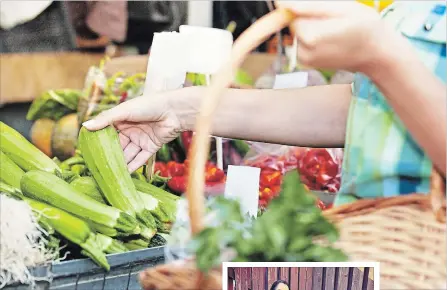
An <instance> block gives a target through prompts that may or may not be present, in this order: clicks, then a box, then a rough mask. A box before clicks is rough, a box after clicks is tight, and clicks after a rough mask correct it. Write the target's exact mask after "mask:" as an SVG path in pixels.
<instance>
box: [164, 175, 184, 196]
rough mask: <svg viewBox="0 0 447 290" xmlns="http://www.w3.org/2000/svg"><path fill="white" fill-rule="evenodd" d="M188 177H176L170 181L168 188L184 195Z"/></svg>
mask: <svg viewBox="0 0 447 290" xmlns="http://www.w3.org/2000/svg"><path fill="white" fill-rule="evenodd" d="M186 182H187V178H186V176H174V177H172V178H171V179H170V180H169V181H168V187H169V188H170V189H171V190H172V191H174V192H176V193H184V192H185V191H186Z"/></svg>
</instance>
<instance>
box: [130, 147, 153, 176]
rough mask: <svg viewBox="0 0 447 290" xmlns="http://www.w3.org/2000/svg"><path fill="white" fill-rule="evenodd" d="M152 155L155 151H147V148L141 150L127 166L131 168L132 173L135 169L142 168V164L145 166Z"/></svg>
mask: <svg viewBox="0 0 447 290" xmlns="http://www.w3.org/2000/svg"><path fill="white" fill-rule="evenodd" d="M152 155H153V153H151V152H149V151H146V150H142V151H140V153H138V154H137V155H136V156H135V158H134V159H133V160H132V161H131V162H130V163H129V164H127V168H128V170H129V172H130V173H132V172H134V171H135V170H137V169H138V168H140V167H141V166H143V165H144V164H145V163H146V161H147V160H148V159H149V158H150V157H151V156H152Z"/></svg>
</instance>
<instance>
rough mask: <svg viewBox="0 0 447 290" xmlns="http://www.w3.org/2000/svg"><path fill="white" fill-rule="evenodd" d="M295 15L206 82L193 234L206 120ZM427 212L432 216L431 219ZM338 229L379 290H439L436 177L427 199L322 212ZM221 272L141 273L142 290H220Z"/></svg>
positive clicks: (188, 264) (440, 213)
mask: <svg viewBox="0 0 447 290" xmlns="http://www.w3.org/2000/svg"><path fill="white" fill-rule="evenodd" d="M293 19H294V15H292V14H291V13H290V12H288V11H286V10H275V11H273V12H271V13H269V14H268V15H266V16H264V17H263V18H261V19H259V20H258V21H257V22H256V23H255V24H253V25H252V26H251V27H250V28H249V29H247V31H245V32H244V34H243V35H241V36H240V37H239V38H238V39H237V41H236V42H235V44H234V47H233V54H232V62H231V63H230V64H229V65H228V66H227V67H225V68H224V69H223V70H222V71H221V72H220V73H219V74H218V75H216V76H215V77H214V78H213V81H212V84H211V86H210V87H209V88H208V92H207V97H206V98H204V99H203V104H202V108H201V112H200V114H199V116H198V119H197V124H196V134H195V136H194V140H193V146H192V148H191V149H192V151H191V157H192V163H193V165H194V166H192V168H194V170H190V172H189V181H190V182H189V184H188V189H187V198H188V202H189V205H190V206H189V216H190V220H191V229H192V234H196V233H198V232H200V230H202V228H203V216H204V176H203V172H204V169H205V168H204V167H205V162H206V157H207V156H206V152H208V149H209V138H208V136H209V134H210V131H211V121H212V115H213V114H214V112H215V109H216V107H217V105H218V101H219V98H220V96H221V95H222V92H223V90H224V89H225V88H226V87H228V86H229V84H230V83H231V81H232V75H234V74H233V73H234V72H235V71H236V69H237V68H238V67H239V66H240V64H241V63H242V62H243V60H244V59H245V57H246V55H247V54H248V53H249V52H250V51H251V50H252V49H253V48H255V47H256V46H258V45H259V44H260V43H262V41H263V40H265V38H266V37H267V36H269V35H270V34H272V33H274V32H275V31H278V30H280V29H282V28H284V27H286V26H287V25H288V24H289V23H290V22H291V21H292V20H293ZM433 212H434V213H435V215H433ZM325 215H326V216H327V217H328V218H330V219H332V220H333V221H334V223H336V224H337V226H338V227H339V229H340V233H341V238H340V240H339V241H338V243H337V244H336V246H337V247H339V248H341V249H342V250H344V251H345V253H347V254H348V256H349V257H350V260H351V261H378V262H381V274H380V275H381V279H380V282H381V285H380V286H381V287H380V288H381V289H445V286H446V284H445V282H446V237H445V186H444V179H442V178H441V177H440V176H439V174H437V172H436V171H435V170H433V173H432V188H431V193H430V195H423V194H412V195H406V196H398V197H392V198H381V199H376V200H360V201H357V202H355V203H352V204H348V205H344V206H340V207H335V208H333V209H331V210H328V211H325ZM221 281H222V275H221V270H220V269H215V270H214V271H213V272H211V273H209V274H208V275H206V276H205V275H204V274H202V273H200V272H199V271H198V270H197V269H196V268H195V266H194V261H182V262H180V263H172V264H167V265H163V266H158V267H155V268H150V269H148V270H146V271H143V272H142V273H141V276H140V282H141V284H142V286H143V287H144V289H146V290H149V289H151V290H164V289H185V290H186V289H202V290H203V289H207V290H208V289H210V290H211V289H213V290H214V289H222V284H221Z"/></svg>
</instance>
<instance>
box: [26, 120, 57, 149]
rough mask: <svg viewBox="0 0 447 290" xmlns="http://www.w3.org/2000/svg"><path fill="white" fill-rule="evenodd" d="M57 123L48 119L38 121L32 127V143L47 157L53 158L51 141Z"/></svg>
mask: <svg viewBox="0 0 447 290" xmlns="http://www.w3.org/2000/svg"><path fill="white" fill-rule="evenodd" d="M55 124H56V123H55V122H54V121H53V120H51V119H48V118H42V119H38V120H36V121H35V122H34V124H33V126H32V127H31V132H30V135H31V142H32V143H33V144H34V145H35V146H36V147H37V148H39V150H40V151H42V152H43V153H45V154H46V155H48V156H50V157H53V150H52V148H51V139H52V134H53V128H54V126H55Z"/></svg>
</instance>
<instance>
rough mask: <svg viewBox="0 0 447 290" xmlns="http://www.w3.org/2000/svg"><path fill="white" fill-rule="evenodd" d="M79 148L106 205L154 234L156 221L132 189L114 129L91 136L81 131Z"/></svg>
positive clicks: (105, 129)
mask: <svg viewBox="0 0 447 290" xmlns="http://www.w3.org/2000/svg"><path fill="white" fill-rule="evenodd" d="M79 146H80V149H81V152H82V156H83V158H84V161H85V164H86V165H87V168H88V169H89V171H90V173H91V174H92V176H93V177H94V178H95V180H96V182H97V183H98V186H99V188H100V190H101V192H102V194H103V195H104V197H105V199H106V200H107V201H108V203H110V204H111V205H112V206H114V207H116V208H119V209H121V210H122V211H124V212H126V213H128V214H130V215H133V216H136V217H137V218H138V220H140V221H141V223H142V224H143V225H145V226H146V227H147V228H148V229H150V230H152V231H153V232H154V234H155V232H156V222H155V219H154V217H153V216H152V214H151V213H150V211H149V210H147V209H145V208H144V202H143V201H142V200H141V197H140V196H139V195H138V193H137V191H136V189H135V185H134V184H133V182H132V178H131V176H130V173H129V172H128V170H127V166H126V162H125V160H124V154H123V152H122V148H121V145H120V143H119V140H118V134H117V132H116V130H115V128H113V127H112V126H108V127H106V128H104V129H101V130H98V131H94V132H93V131H88V130H87V129H86V128H84V127H83V128H81V130H80V133H79Z"/></svg>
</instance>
